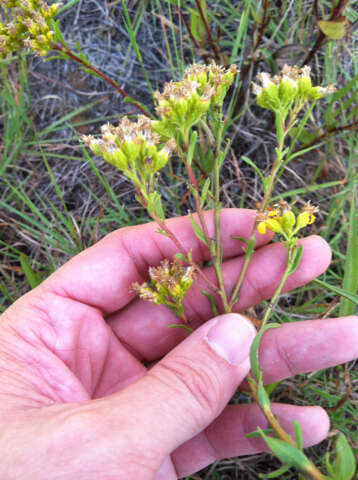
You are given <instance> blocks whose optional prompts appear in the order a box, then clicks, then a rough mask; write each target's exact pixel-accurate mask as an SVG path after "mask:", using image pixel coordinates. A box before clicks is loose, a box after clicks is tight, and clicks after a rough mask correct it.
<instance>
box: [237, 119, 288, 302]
mask: <svg viewBox="0 0 358 480" xmlns="http://www.w3.org/2000/svg"><path fill="white" fill-rule="evenodd" d="M275 122H276V135H277V143H278V145H277V152H276V157H275V160H274V162H273V165H272V169H271V173H270V182H269V184H268V186H267V187H266V189H265V193H264V199H263V201H262V202H261V207H260V209H259V212H258V213H262V212H263V211H264V210H265V208H266V206H267V205H268V204H269V202H270V199H271V195H272V190H273V187H274V183H275V178H276V174H277V172H278V170H279V168H280V166H281V165H282V158H283V157H282V153H283V147H284V142H285V137H286V134H287V130H286V129H285V125H284V115H283V114H282V112H276V115H275ZM255 234H256V224H255V225H254V227H253V229H252V232H251V235H250V239H249V243H248V247H247V249H246V252H245V260H244V263H243V266H242V268H241V271H240V275H239V277H238V279H237V282H236V284H235V286H234V289H233V291H232V294H231V298H230V302H229V306H230V311H231V309H232V307H233V306H234V305H235V303H236V302H237V301H238V295H239V293H240V289H241V286H242V283H243V281H244V278H245V274H246V271H247V268H248V266H249V262H250V259H251V256H252V254H253V253H254V249H255Z"/></svg>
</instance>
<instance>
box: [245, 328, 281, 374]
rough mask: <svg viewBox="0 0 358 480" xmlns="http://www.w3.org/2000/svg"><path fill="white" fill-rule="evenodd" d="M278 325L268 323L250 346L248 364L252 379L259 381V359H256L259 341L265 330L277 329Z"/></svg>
mask: <svg viewBox="0 0 358 480" xmlns="http://www.w3.org/2000/svg"><path fill="white" fill-rule="evenodd" d="M279 326H280V324H279V323H270V324H268V325H266V326H265V327H264V328H263V329H262V330H261V331H260V332H259V333H258V334H257V335H256V337H255V338H254V341H253V342H252V344H251V348H250V364H251V370H252V373H253V374H254V377H255V378H256V380H259V379H260V373H261V370H260V365H259V359H258V351H259V346H260V340H261V337H262V335H263V334H264V333H265V332H266V330H268V329H270V328H277V327H279Z"/></svg>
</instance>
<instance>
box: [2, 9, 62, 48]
mask: <svg viewBox="0 0 358 480" xmlns="http://www.w3.org/2000/svg"><path fill="white" fill-rule="evenodd" d="M3 3H4V4H3V8H4V9H5V14H6V15H5V18H6V19H7V20H8V21H7V22H6V23H3V22H0V57H2V56H5V55H8V54H9V53H11V52H16V51H19V50H21V49H23V48H29V49H31V50H33V51H34V53H36V54H37V55H42V56H45V55H47V53H48V51H49V50H50V49H51V48H52V43H53V38H54V32H53V30H52V28H51V21H52V19H53V17H55V16H56V15H57V12H58V9H59V8H60V6H61V4H59V3H54V4H52V5H47V3H46V2H45V1H44V0H8V1H5V2H3Z"/></svg>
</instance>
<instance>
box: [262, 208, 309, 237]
mask: <svg viewBox="0 0 358 480" xmlns="http://www.w3.org/2000/svg"><path fill="white" fill-rule="evenodd" d="M316 212H318V208H317V207H314V206H313V205H311V204H310V202H308V203H306V204H305V205H304V207H303V209H302V211H301V213H299V214H298V215H297V217H296V216H295V214H294V213H293V212H292V210H291V208H290V206H289V205H288V203H287V202H285V201H283V200H281V201H280V202H279V203H277V204H275V205H274V208H273V209H267V210H266V211H265V212H263V213H260V214H258V215H257V218H256V221H257V231H258V232H259V233H261V234H265V233H266V231H267V229H268V230H271V231H272V232H275V233H278V234H279V235H281V236H283V237H284V238H285V239H286V240H291V239H292V238H293V237H294V236H295V235H296V234H297V232H298V231H299V230H301V229H302V228H304V227H306V226H307V225H311V224H312V223H313V222H314V221H315V216H314V214H315V213H316Z"/></svg>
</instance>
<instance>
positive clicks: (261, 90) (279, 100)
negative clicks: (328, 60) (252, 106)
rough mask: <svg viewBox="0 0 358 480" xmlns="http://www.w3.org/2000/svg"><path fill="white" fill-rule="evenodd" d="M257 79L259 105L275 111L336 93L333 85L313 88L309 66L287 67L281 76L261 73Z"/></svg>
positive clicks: (256, 93)
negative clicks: (294, 103)
mask: <svg viewBox="0 0 358 480" xmlns="http://www.w3.org/2000/svg"><path fill="white" fill-rule="evenodd" d="M257 79H258V80H259V82H260V83H261V85H258V84H256V83H253V84H252V86H253V92H254V94H255V95H256V101H257V104H258V105H259V106H260V107H262V108H267V109H269V110H273V111H276V110H279V109H286V108H288V107H289V106H290V105H291V104H292V103H293V102H296V104H298V105H300V106H302V105H303V104H305V103H307V102H309V101H314V100H318V99H319V98H322V97H324V96H325V95H329V94H330V93H333V92H335V88H334V87H333V86H332V85H330V86H328V87H321V86H316V87H314V86H312V80H311V68H310V67H309V66H307V65H306V66H304V67H302V68H299V67H297V66H294V67H290V66H289V65H285V66H284V67H283V68H282V70H281V72H280V73H279V75H274V76H271V75H270V74H269V73H267V72H261V73H259V74H258V75H257Z"/></svg>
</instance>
